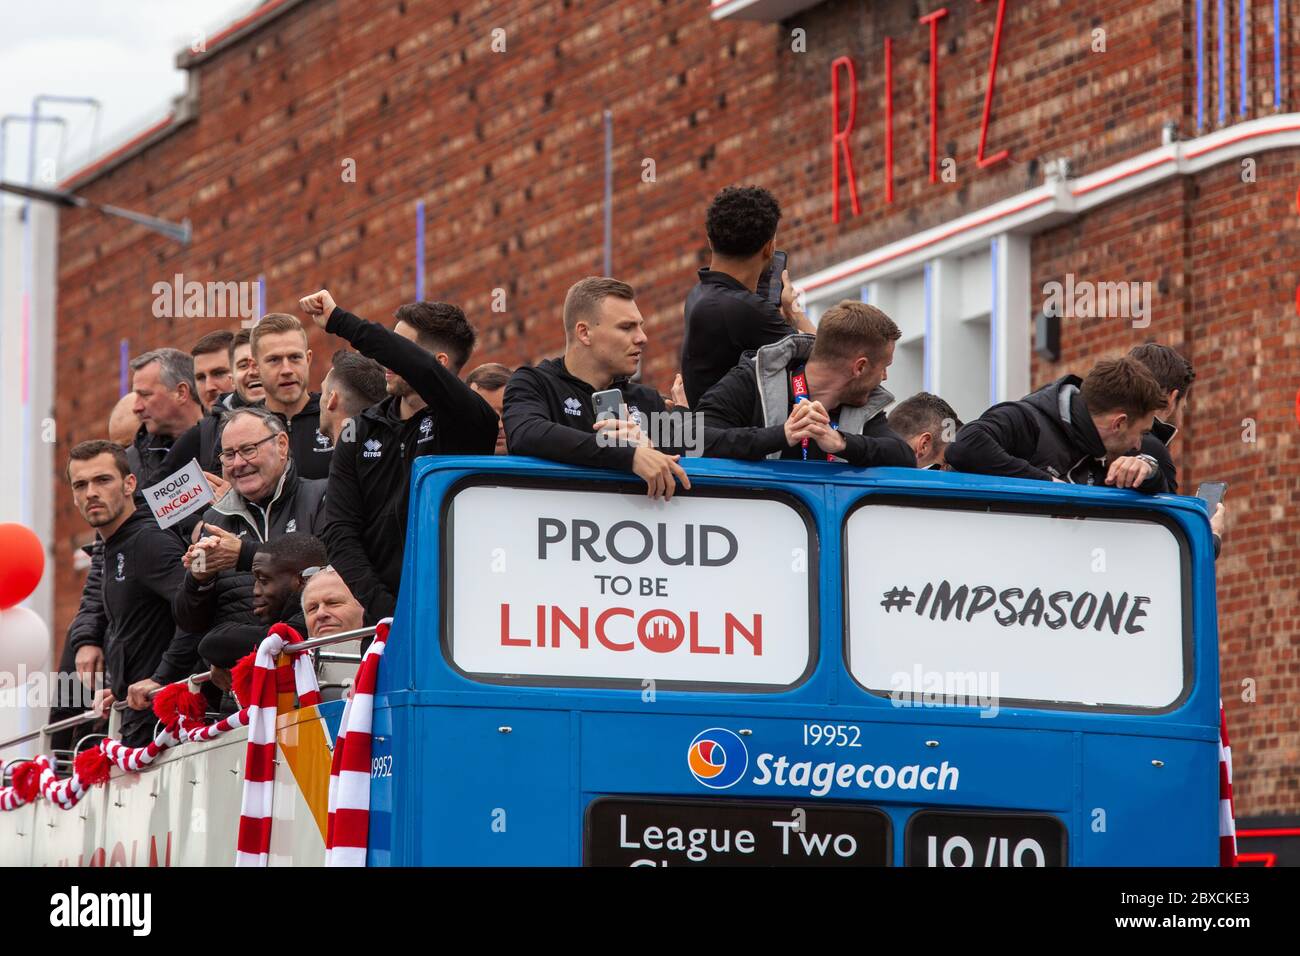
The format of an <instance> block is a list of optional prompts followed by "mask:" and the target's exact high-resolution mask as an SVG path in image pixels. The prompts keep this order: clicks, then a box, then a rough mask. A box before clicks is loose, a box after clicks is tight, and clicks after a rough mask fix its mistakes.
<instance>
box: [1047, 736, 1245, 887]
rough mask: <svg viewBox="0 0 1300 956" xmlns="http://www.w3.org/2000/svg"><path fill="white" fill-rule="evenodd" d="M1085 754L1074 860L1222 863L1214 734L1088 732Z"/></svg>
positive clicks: (1140, 863) (1108, 863)
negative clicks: (1192, 736) (1183, 736)
mask: <svg viewBox="0 0 1300 956" xmlns="http://www.w3.org/2000/svg"><path fill="white" fill-rule="evenodd" d="M1082 754H1083V790H1082V794H1081V800H1080V804H1079V821H1078V825H1077V826H1076V827H1075V828H1074V842H1073V846H1074V855H1075V861H1074V862H1075V864H1076V865H1079V866H1217V865H1218V862H1219V841H1218V836H1217V835H1218V824H1217V821H1218V816H1219V790H1218V786H1217V784H1216V782H1217V781H1218V779H1219V756H1218V755H1219V752H1218V747H1217V745H1216V744H1215V743H1214V741H1212V740H1206V741H1196V740H1171V739H1169V738H1163V737H1122V736H1111V735H1103V734H1087V735H1084V740H1083V750H1082ZM1152 761H1160V762H1161V763H1162V764H1163V766H1156V765H1155V764H1153V762H1152Z"/></svg>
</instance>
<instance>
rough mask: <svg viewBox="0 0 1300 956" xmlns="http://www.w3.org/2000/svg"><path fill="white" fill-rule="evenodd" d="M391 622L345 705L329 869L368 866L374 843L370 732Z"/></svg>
mask: <svg viewBox="0 0 1300 956" xmlns="http://www.w3.org/2000/svg"><path fill="white" fill-rule="evenodd" d="M392 623H393V619H392V618H384V619H383V620H382V621H380V622H379V624H378V625H377V626H376V627H375V639H374V641H372V642H371V644H370V646H369V647H368V648H366V654H365V657H363V658H362V659H361V666H360V667H359V668H358V669H357V678H356V682H355V683H354V685H353V688H352V694H351V696H350V697H349V698H348V701H347V703H346V704H344V705H343V718H342V720H341V721H340V722H339V734H338V739H337V740H336V741H335V743H334V756H333V759H332V760H331V761H330V795H329V823H328V826H327V828H326V835H325V865H326V866H365V865H366V850H367V847H368V845H369V838H370V749H371V740H372V738H371V733H370V729H371V724H372V720H373V717H374V710H375V684H376V682H377V680H378V677H379V660H380V658H381V657H383V655H384V646H385V645H386V644H387V643H388V631H389V628H390V627H391V626H392Z"/></svg>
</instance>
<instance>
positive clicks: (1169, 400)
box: [1128, 342, 1226, 558]
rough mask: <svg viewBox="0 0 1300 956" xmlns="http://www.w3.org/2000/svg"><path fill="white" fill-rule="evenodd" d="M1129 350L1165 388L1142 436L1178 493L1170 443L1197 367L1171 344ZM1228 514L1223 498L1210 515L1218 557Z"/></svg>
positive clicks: (1145, 449) (1169, 486)
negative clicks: (1162, 403)
mask: <svg viewBox="0 0 1300 956" xmlns="http://www.w3.org/2000/svg"><path fill="white" fill-rule="evenodd" d="M1128 354H1129V357H1130V358H1135V359H1137V360H1138V361H1139V362H1141V363H1142V364H1143V365H1145V366H1146V367H1147V371H1149V372H1150V373H1151V374H1152V375H1153V376H1154V377H1155V380H1156V381H1157V382H1158V383H1159V384H1160V388H1161V389H1162V390H1163V391H1164V395H1165V404H1164V407H1163V408H1161V409H1160V411H1158V412H1156V416H1155V419H1154V420H1153V421H1152V422H1151V431H1149V432H1147V433H1146V434H1145V435H1143V436H1142V453H1143V454H1145V455H1150V456H1151V457H1152V458H1154V459H1155V461H1156V464H1157V465H1158V466H1159V468H1160V473H1161V475H1163V476H1164V482H1165V486H1164V489H1163V490H1165V491H1167V492H1169V493H1170V494H1173V495H1176V494H1178V468H1177V466H1175V465H1174V456H1173V455H1172V454H1171V453H1170V451H1169V445H1170V443H1171V442H1172V441H1173V440H1174V438H1175V437H1176V436H1177V435H1178V424H1177V422H1178V418H1179V416H1180V415H1181V414H1182V410H1183V399H1184V398H1186V397H1187V390H1188V389H1189V388H1191V387H1192V382H1194V381H1195V380H1196V371H1195V370H1194V369H1193V368H1192V363H1191V362H1189V361H1188V360H1187V359H1185V358H1184V357H1183V356H1182V355H1181V354H1179V353H1178V352H1177V351H1175V350H1174V349H1171V348H1170V347H1169V346H1167V345H1159V344H1157V343H1155V342H1146V343H1144V344H1142V345H1139V346H1137V347H1136V348H1134V349H1133V350H1131V351H1130V352H1129V353H1128ZM1225 516H1226V511H1225V510H1224V506H1223V502H1222V501H1220V502H1219V504H1218V506H1217V507H1216V508H1215V509H1214V513H1213V514H1212V515H1210V530H1211V531H1212V532H1213V534H1214V556H1215V557H1216V558H1217V557H1218V556H1219V551H1220V549H1221V547H1222V545H1223V532H1224V527H1225V523H1226V522H1225Z"/></svg>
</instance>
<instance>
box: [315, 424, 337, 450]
mask: <svg viewBox="0 0 1300 956" xmlns="http://www.w3.org/2000/svg"><path fill="white" fill-rule="evenodd" d="M316 445H317V446H318V447H317V448H316V449H315V450H316V451H331V450H332V449H333V448H334V446H333V445H331V444H330V436H329V435H322V434H321V430H320V429H319V428H318V429H316Z"/></svg>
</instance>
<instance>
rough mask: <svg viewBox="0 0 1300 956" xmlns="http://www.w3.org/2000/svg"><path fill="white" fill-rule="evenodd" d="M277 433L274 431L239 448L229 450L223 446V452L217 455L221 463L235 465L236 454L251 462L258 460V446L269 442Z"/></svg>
mask: <svg viewBox="0 0 1300 956" xmlns="http://www.w3.org/2000/svg"><path fill="white" fill-rule="evenodd" d="M276 434H277V433H272V434H270V435H267V436H266V437H265V438H263V439H262V440H261V441H255V442H250V443H249V444H247V445H240V446H239V447H238V448H235V449H232V450H230V451H227V450H225V449H224V448H223V449H222V451H221V454H220V455H219V456H217V457H219V458H220V459H221V463H222V464H223V465H233V464H234V463H235V456H236V455H238V456H239V457H240V458H242V459H244V461H246V462H249V463H250V464H251V463H252V462H254V461H256V460H257V454H258V451H259V448H258V446H259V445H264V444H266V443H267V442H269V441H271V440H272V439H273V438H275V437H276Z"/></svg>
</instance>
